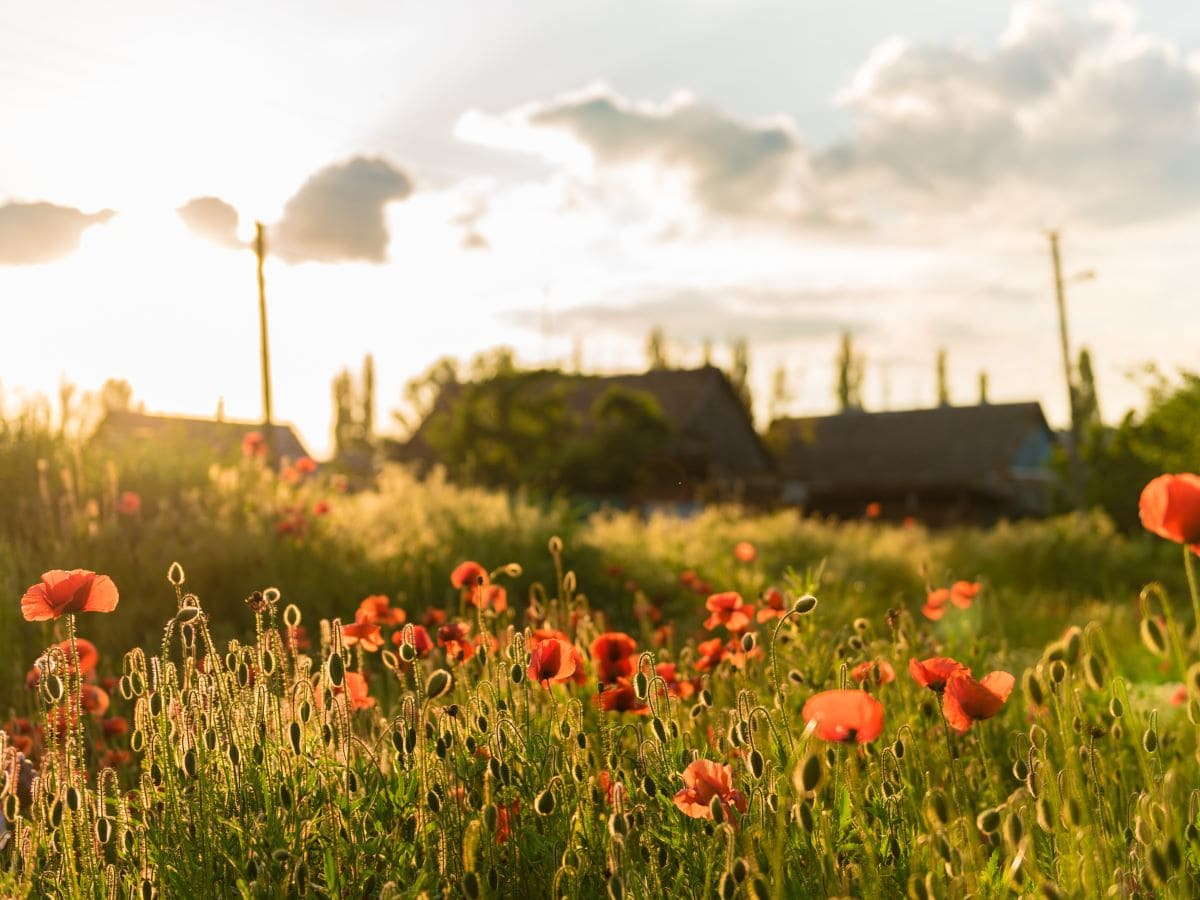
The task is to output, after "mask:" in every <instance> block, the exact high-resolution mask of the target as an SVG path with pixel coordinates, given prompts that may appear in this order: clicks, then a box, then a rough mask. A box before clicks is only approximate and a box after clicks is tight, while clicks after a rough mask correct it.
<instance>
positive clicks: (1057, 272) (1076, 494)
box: [1050, 231, 1083, 511]
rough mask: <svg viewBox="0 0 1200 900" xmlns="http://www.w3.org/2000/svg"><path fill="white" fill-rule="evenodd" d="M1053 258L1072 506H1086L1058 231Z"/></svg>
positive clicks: (1053, 239)
mask: <svg viewBox="0 0 1200 900" xmlns="http://www.w3.org/2000/svg"><path fill="white" fill-rule="evenodd" d="M1050 258H1051V260H1052V261H1053V263H1054V297H1055V300H1057V302H1058V337H1059V340H1060V342H1061V343H1062V358H1063V375H1064V376H1065V377H1066V381H1067V400H1068V403H1069V410H1070V414H1071V445H1070V447H1069V448H1068V456H1067V461H1068V465H1069V466H1070V475H1071V506H1072V507H1073V508H1074V509H1075V510H1076V511H1078V510H1081V509H1083V458H1082V457H1081V456H1080V455H1079V444H1080V440H1081V438H1080V434H1079V409H1078V408H1079V401H1078V396H1079V392H1078V390H1077V388H1076V386H1075V373H1074V370H1073V369H1072V368H1071V346H1070V343H1069V342H1068V340H1067V299H1066V293H1065V290H1064V288H1063V275H1062V259H1061V257H1060V255H1059V252H1058V232H1057V231H1051V232H1050Z"/></svg>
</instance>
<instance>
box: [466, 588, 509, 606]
mask: <svg viewBox="0 0 1200 900" xmlns="http://www.w3.org/2000/svg"><path fill="white" fill-rule="evenodd" d="M477 598H482V599H480V600H478V603H477ZM470 599H471V604H472V605H478V606H479V607H480V608H481V609H490V610H492V611H493V612H498V613H502V612H504V611H505V610H506V609H508V591H507V590H505V588H504V586H503V585H499V584H485V585H481V586H480V587H478V588H476V589H475V590H474V591H473V592H472V594H471V598H470Z"/></svg>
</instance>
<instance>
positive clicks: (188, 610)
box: [175, 606, 204, 625]
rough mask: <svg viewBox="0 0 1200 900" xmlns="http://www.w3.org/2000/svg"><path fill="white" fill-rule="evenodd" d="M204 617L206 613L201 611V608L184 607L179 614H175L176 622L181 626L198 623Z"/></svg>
mask: <svg viewBox="0 0 1200 900" xmlns="http://www.w3.org/2000/svg"><path fill="white" fill-rule="evenodd" d="M202 615H204V613H203V612H202V611H201V609H200V607H198V606H184V607H181V608H180V610H179V612H177V613H176V614H175V621H176V622H178V623H179V624H180V625H187V624H189V623H191V622H194V621H196V620H197V619H198V618H200V617H201V616H202Z"/></svg>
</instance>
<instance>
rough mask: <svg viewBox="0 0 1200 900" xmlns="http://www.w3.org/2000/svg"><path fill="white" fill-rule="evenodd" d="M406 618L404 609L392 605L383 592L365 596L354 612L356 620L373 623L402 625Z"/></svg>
mask: <svg viewBox="0 0 1200 900" xmlns="http://www.w3.org/2000/svg"><path fill="white" fill-rule="evenodd" d="M406 618H407V615H406V614H405V612H404V610H402V609H400V608H399V607H397V606H392V605H391V601H390V600H389V599H388V598H387V596H386V595H384V594H372V595H371V596H370V597H367V598H365V599H364V600H363V601H362V603H360V604H358V611H357V612H356V613H355V614H354V621H356V622H371V623H373V624H375V625H390V626H393V627H394V626H396V625H403V624H404V620H405V619H406Z"/></svg>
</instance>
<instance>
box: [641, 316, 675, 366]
mask: <svg viewBox="0 0 1200 900" xmlns="http://www.w3.org/2000/svg"><path fill="white" fill-rule="evenodd" d="M666 343H667V342H666V338H665V337H664V336H663V331H662V329H661V328H659V327H658V326H657V325H655V326H654V328H653V329H651V331H650V334H649V336H648V337H647V338H646V366H647V367H648V368H651V369H669V368H670V367H671V364H670V362H669V361H668V360H667V346H666Z"/></svg>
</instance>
